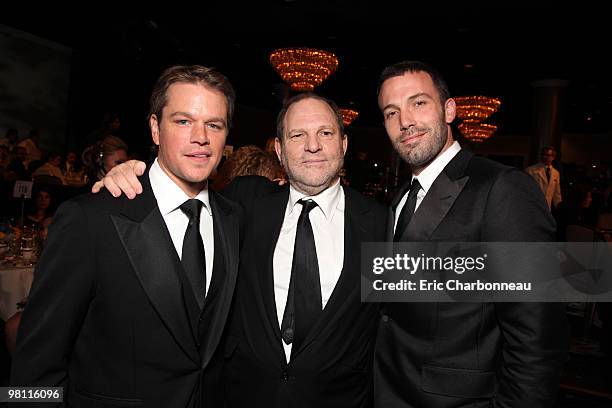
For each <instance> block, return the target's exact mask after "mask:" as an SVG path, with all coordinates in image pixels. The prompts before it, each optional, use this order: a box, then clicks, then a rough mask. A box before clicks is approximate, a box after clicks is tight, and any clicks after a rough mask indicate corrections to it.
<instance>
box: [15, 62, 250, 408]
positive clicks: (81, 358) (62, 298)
mask: <svg viewBox="0 0 612 408" xmlns="http://www.w3.org/2000/svg"><path fill="white" fill-rule="evenodd" d="M233 104H234V91H233V89H232V87H231V85H230V83H229V82H228V81H227V79H226V78H225V77H224V76H223V75H221V74H220V73H218V72H216V71H214V70H212V69H210V68H206V67H202V66H197V65H194V66H175V67H171V68H169V69H167V70H166V71H164V73H163V74H162V75H161V76H160V78H159V79H158V81H157V83H156V85H155V88H154V90H153V93H152V95H151V113H150V116H149V125H150V128H151V133H152V137H153V141H154V142H155V144H156V145H158V146H159V153H158V156H157V159H156V160H155V162H154V163H153V165H152V166H151V167H150V168H149V169H148V171H147V173H146V174H145V175H144V176H143V177H141V178H140V183H141V184H142V186H143V193H142V194H141V195H140V196H139V197H138V198H137V199H136V200H133V201H130V200H128V199H125V198H119V199H115V198H113V197H112V196H111V195H110V194H108V193H106V194H102V195H100V196H98V197H94V196H93V195H84V196H80V197H77V198H75V199H73V200H70V201H68V202H66V203H64V204H63V205H62V206H61V207H60V208H59V209H58V212H57V214H56V216H55V217H54V223H53V225H52V226H51V229H50V233H49V238H48V241H47V244H46V246H45V250H44V252H43V255H42V258H41V260H40V262H39V264H38V265H37V268H36V272H35V277H34V282H33V285H32V289H31V292H30V297H29V299H28V304H27V307H26V308H25V311H24V314H23V318H22V321H21V326H20V329H19V335H18V340H17V350H16V353H15V357H14V364H13V370H12V375H11V384H13V385H15V386H63V387H64V401H66V402H67V403H68V405H69V406H74V407H110V406H142V407H164V408H166V407H198V408H199V407H202V406H204V407H207V406H217V404H216V402H215V401H214V391H215V390H216V388H218V375H219V373H220V366H219V365H215V364H214V362H215V361H216V359H215V356H216V353H215V352H216V350H217V349H218V344H219V342H220V338H221V333H222V331H223V329H224V326H225V324H226V320H227V316H228V312H229V309H230V304H231V299H232V294H233V292H234V286H235V281H236V277H237V269H238V251H239V215H240V213H241V209H240V208H239V207H238V206H237V204H234V203H232V202H230V201H229V200H227V199H225V198H223V197H221V196H219V195H218V194H215V193H214V192H213V191H209V190H208V188H207V178H208V176H209V175H210V173H211V171H212V170H213V169H214V168H215V167H216V166H217V164H218V163H219V161H220V159H221V156H222V153H223V147H224V144H225V139H226V136H227V132H228V128H229V123H230V120H231V116H232V112H233ZM20 405H21V404H20Z"/></svg>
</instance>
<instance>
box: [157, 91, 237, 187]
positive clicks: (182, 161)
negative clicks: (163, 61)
mask: <svg viewBox="0 0 612 408" xmlns="http://www.w3.org/2000/svg"><path fill="white" fill-rule="evenodd" d="M166 97H167V99H166V105H165V106H164V108H163V109H162V117H161V118H158V117H157V115H155V114H153V115H151V118H150V119H149V126H150V128H151V134H152V136H153V141H154V142H155V144H156V145H158V146H159V153H158V156H157V159H158V162H159V165H160V167H161V168H162V170H163V171H164V172H165V173H166V174H167V175H168V176H169V177H170V178H171V179H172V181H174V182H175V183H176V184H177V185H178V186H179V187H180V188H181V189H182V190H183V191H184V192H185V193H187V195H189V196H190V197H195V196H196V195H197V194H198V193H199V192H200V191H201V190H202V189H203V188H204V187H205V186H206V180H207V179H208V176H209V175H210V173H211V172H212V171H213V170H214V169H215V168H216V167H217V165H218V164H219V161H220V160H221V157H222V154H223V147H224V146H225V139H226V137H227V132H228V123H227V101H226V97H225V96H224V95H223V94H222V93H221V92H219V91H217V90H214V89H211V88H208V87H206V86H204V85H201V84H192V83H180V82H179V83H174V84H172V85H170V87H169V88H168V90H167V94H166Z"/></svg>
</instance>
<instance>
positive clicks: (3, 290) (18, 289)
mask: <svg viewBox="0 0 612 408" xmlns="http://www.w3.org/2000/svg"><path fill="white" fill-rule="evenodd" d="M33 277H34V267H27V268H16V267H0V319H2V320H4V321H6V320H7V319H8V318H9V317H11V316H12V315H14V314H15V312H16V311H17V302H20V301H21V300H22V299H24V298H25V297H27V296H28V293H29V292H30V286H32V278H33Z"/></svg>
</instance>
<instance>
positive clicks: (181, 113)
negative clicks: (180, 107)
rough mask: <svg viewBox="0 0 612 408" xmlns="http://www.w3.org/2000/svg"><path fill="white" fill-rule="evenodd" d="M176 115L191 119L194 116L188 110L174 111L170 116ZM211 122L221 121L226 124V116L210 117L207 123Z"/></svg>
mask: <svg viewBox="0 0 612 408" xmlns="http://www.w3.org/2000/svg"><path fill="white" fill-rule="evenodd" d="M175 116H186V117H188V118H189V119H193V116H192V115H191V114H190V113H188V112H180V111H179V112H173V113H172V114H171V115H170V117H171V118H173V117H175ZM209 122H221V123H223V124H224V125H225V124H226V122H225V119H224V118H221V117H212V118H209V119H207V120H206V123H209Z"/></svg>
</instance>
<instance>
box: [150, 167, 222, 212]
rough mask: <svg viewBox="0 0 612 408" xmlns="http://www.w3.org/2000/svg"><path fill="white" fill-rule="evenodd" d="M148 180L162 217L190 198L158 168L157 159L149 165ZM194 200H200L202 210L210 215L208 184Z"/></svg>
mask: <svg viewBox="0 0 612 408" xmlns="http://www.w3.org/2000/svg"><path fill="white" fill-rule="evenodd" d="M149 180H150V181H151V189H152V190H153V194H154V195H155V199H156V200H157V205H158V207H159V211H160V212H161V213H162V215H163V216H165V215H167V214H170V213H171V212H172V211H174V210H176V209H177V208H179V207H180V206H181V204H183V203H184V202H185V201H187V200H189V199H190V198H191V197H189V196H188V195H187V193H185V192H184V191H183V190H181V188H180V187H179V186H177V185H176V183H174V181H172V179H171V178H170V177H168V175H167V174H166V172H164V171H163V170H162V168H161V167H160V165H159V163H158V162H157V159H155V161H154V162H153V164H152V165H151V169H150V170H149ZM194 198H197V199H198V200H200V201H201V202H202V203H203V204H204V208H205V209H206V211H207V212H208V214H209V215H212V211H211V210H210V200H209V197H208V183H207V184H206V187H205V188H204V189H203V190H202V191H200V192H199V193H198V195H197V196H195V197H194Z"/></svg>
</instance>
